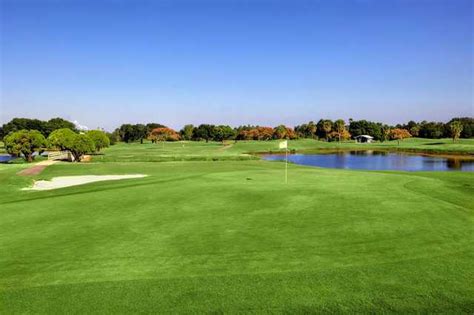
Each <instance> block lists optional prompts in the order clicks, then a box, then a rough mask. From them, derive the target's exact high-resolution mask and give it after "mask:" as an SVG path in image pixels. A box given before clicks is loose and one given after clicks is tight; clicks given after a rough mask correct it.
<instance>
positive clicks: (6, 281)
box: [0, 140, 474, 314]
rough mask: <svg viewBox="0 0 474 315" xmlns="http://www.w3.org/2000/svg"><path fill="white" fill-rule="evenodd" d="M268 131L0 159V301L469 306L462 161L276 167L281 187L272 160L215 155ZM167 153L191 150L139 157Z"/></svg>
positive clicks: (133, 306)
mask: <svg viewBox="0 0 474 315" xmlns="http://www.w3.org/2000/svg"><path fill="white" fill-rule="evenodd" d="M276 143H277V142H263V143H256V142H248V143H247V142H242V143H237V144H235V145H233V146H230V147H223V146H222V145H221V144H217V143H211V144H205V143H185V146H184V147H183V146H182V143H166V144H165V145H164V148H163V146H161V145H151V144H145V145H140V144H131V145H125V144H120V145H116V146H113V147H111V148H109V149H107V150H106V151H105V155H103V156H95V158H94V161H100V160H101V161H102V162H103V163H89V164H68V163H60V164H55V165H53V166H50V167H48V168H47V169H46V170H45V171H44V172H43V173H42V174H40V175H37V176H36V177H33V178H28V177H20V176H17V175H16V173H17V172H18V170H19V169H21V168H24V167H25V166H24V165H3V166H1V167H0V182H1V183H2V184H1V185H0V252H1V253H2V255H1V258H0V313H2V314H13V313H40V314H52V313H96V314H104V313H183V314H184V313H186V314H188V313H222V312H223V313H312V312H315V313H343V312H346V313H357V312H359V313H369V312H370V313H394V312H398V313H452V314H460V313H465V314H472V312H473V311H474V298H473V297H474V288H473V286H472V279H473V278H474V267H473V266H474V255H473V253H474V233H473V225H474V197H473V196H474V194H473V192H474V185H473V183H474V181H473V179H474V177H473V173H470V172H464V173H462V172H437V173H436V172H419V173H418V172H412V173H408V172H367V171H349V170H335V169H318V168H310V167H303V166H298V165H290V166H289V182H288V184H286V185H285V184H284V173H283V166H282V164H281V163H274V162H267V161H261V160H235V161H232V160H225V159H236V158H237V159H250V158H252V157H249V156H248V155H246V153H248V152H257V151H259V150H262V149H263V150H265V149H268V148H270V147H272V148H273V150H274V146H276ZM180 145H181V146H180ZM293 145H294V146H295V147H298V148H300V149H299V150H306V149H308V150H312V149H313V148H314V146H315V145H319V143H314V142H313V141H306V140H300V141H297V142H292V143H291V144H290V148H291V146H293ZM324 145H330V144H324ZM343 145H346V144H343ZM347 145H354V144H347ZM419 145H420V146H422V145H423V144H419ZM446 146H448V144H446ZM318 148H319V147H318ZM170 156H171V157H172V158H173V159H183V160H191V161H184V162H181V161H175V162H165V163H150V162H154V161H166V160H169V159H171V158H170ZM192 159H203V160H202V161H192ZM221 159H224V160H221ZM131 161H133V163H132V162H131ZM137 173H139V174H147V175H149V176H148V177H146V178H142V179H131V180H123V181H115V182H100V183H93V184H88V185H84V186H76V187H69V188H64V189H58V190H52V191H37V192H35V191H22V190H20V188H22V187H26V186H28V185H30V184H31V182H32V181H33V179H50V178H52V177H55V176H65V175H84V174H87V175H90V174H94V175H108V174H137Z"/></svg>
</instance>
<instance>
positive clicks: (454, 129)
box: [449, 120, 463, 142]
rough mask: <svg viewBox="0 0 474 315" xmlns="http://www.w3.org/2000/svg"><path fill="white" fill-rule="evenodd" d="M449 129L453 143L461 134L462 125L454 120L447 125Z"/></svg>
mask: <svg viewBox="0 0 474 315" xmlns="http://www.w3.org/2000/svg"><path fill="white" fill-rule="evenodd" d="M449 129H450V130H451V137H453V142H454V141H456V139H459V137H460V136H461V132H462V130H463V126H462V123H461V122H460V121H459V120H455V121H453V122H452V123H450V124H449Z"/></svg>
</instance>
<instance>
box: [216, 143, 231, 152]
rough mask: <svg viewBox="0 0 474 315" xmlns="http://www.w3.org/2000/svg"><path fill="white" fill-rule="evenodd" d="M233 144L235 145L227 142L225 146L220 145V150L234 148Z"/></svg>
mask: <svg viewBox="0 0 474 315" xmlns="http://www.w3.org/2000/svg"><path fill="white" fill-rule="evenodd" d="M233 146H234V144H233V143H230V144H226V145H224V146H223V147H220V148H219V149H218V150H219V151H224V150H227V149H230V148H232V147H233Z"/></svg>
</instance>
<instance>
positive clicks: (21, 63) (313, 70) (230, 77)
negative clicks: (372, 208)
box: [0, 0, 474, 130]
mask: <svg viewBox="0 0 474 315" xmlns="http://www.w3.org/2000/svg"><path fill="white" fill-rule="evenodd" d="M0 6H1V20H2V22H1V38H2V41H1V70H0V75H1V83H0V84H1V91H0V92H1V106H0V123H2V124H3V123H5V122H8V121H9V120H10V119H11V118H14V117H27V118H38V119H49V118H53V117H62V118H65V119H68V120H71V121H74V120H75V121H78V122H79V123H80V124H82V125H86V126H88V127H89V128H97V127H101V128H105V129H107V130H111V129H113V128H115V127H118V126H119V125H120V124H122V123H147V122H158V123H163V124H165V125H168V126H170V127H173V128H176V129H178V128H180V127H182V126H183V125H184V124H188V123H192V124H199V123H212V124H229V125H232V126H237V125H242V124H255V125H268V126H276V125H279V124H286V125H289V126H294V125H296V124H301V123H306V122H308V121H310V120H314V121H317V120H318V119H320V118H328V119H338V118H343V119H345V120H346V121H347V120H348V119H349V118H353V119H357V120H358V119H367V120H374V121H381V122H384V123H389V124H395V123H404V122H407V121H408V120H415V121H421V120H434V121H447V120H449V119H450V118H452V117H459V116H473V103H474V101H473V99H474V94H473V93H474V91H473V84H474V82H473V24H472V23H473V22H472V21H473V3H472V1H464V0H455V1H440V0H437V1H410V2H407V1H383V2H380V1H370V0H354V1H331V2H329V1H295V2H293V1H292V2H290V1H286V2H285V1H255V2H247V1H220V2H219V1H176V2H168V1H159V2H152V1H139V2H132V1H97V2H92V1H82V2H80V1H63V2H57V1H43V2H41V3H39V2H34V1H9V0H7V1H2V2H1V4H0Z"/></svg>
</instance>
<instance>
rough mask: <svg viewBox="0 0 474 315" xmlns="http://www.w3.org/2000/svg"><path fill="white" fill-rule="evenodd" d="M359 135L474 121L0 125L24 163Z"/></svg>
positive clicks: (462, 126) (389, 136)
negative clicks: (154, 146)
mask: <svg viewBox="0 0 474 315" xmlns="http://www.w3.org/2000/svg"><path fill="white" fill-rule="evenodd" d="M359 135H370V136H372V137H374V139H375V140H378V141H386V140H398V141H400V140H402V139H404V138H409V137H421V138H431V139H439V138H446V137H452V138H453V140H456V139H457V138H472V137H474V118H471V117H460V118H453V119H451V120H450V121H449V122H447V123H442V122H428V121H422V122H419V123H417V122H415V121H409V122H408V123H406V124H397V125H395V126H390V125H387V124H383V123H380V122H372V121H367V120H353V119H349V121H348V123H346V121H344V120H343V119H338V120H335V121H332V120H330V119H320V120H319V121H318V122H317V123H314V122H313V121H310V122H308V123H305V124H301V125H297V126H295V128H290V127H287V126H285V125H279V126H276V127H265V126H254V125H246V126H239V127H235V128H233V127H231V126H228V125H212V124H201V125H199V126H194V125H190V124H189V125H185V126H184V127H183V128H182V129H181V130H179V131H175V130H173V129H172V128H169V127H167V126H165V125H163V124H160V123H148V124H123V125H121V126H120V127H119V128H117V129H115V130H114V131H113V132H111V133H106V132H104V131H102V130H91V131H87V132H82V131H80V130H77V129H76V126H75V125H74V123H72V122H70V121H67V120H65V119H62V118H59V117H57V118H52V119H50V120H48V121H42V120H38V119H29V118H14V119H12V120H11V121H10V122H8V123H6V124H3V126H2V127H0V138H3V141H4V143H5V149H6V150H7V152H8V153H10V154H12V155H17V156H22V157H24V158H25V160H27V161H32V160H33V159H34V156H33V152H35V151H36V152H40V153H41V152H42V151H44V150H46V149H58V150H65V151H69V152H71V154H72V155H73V156H74V158H75V160H80V159H81V157H82V156H83V155H84V154H86V153H91V152H98V151H100V150H101V149H102V148H105V147H108V146H109V145H111V144H114V143H116V142H118V141H123V142H127V143H129V142H136V141H140V142H141V143H143V141H144V140H145V139H147V140H149V141H152V142H153V143H155V142H158V141H178V140H190V141H206V142H208V141H225V140H261V141H264V140H272V139H297V138H311V139H316V140H322V141H344V140H348V139H351V138H354V137H356V136H359Z"/></svg>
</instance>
